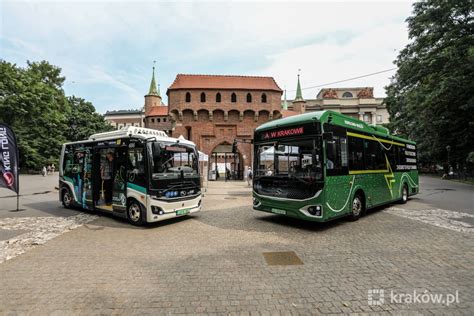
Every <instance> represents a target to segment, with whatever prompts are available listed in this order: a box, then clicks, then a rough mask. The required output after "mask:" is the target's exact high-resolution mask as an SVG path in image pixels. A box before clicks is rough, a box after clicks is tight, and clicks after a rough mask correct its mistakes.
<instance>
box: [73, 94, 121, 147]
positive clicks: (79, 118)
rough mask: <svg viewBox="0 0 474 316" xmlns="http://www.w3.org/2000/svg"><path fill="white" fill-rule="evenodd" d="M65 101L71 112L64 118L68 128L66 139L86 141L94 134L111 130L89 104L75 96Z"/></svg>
mask: <svg viewBox="0 0 474 316" xmlns="http://www.w3.org/2000/svg"><path fill="white" fill-rule="evenodd" d="M67 100H68V103H69V105H70V107H71V110H70V111H69V113H68V114H67V116H66V120H67V125H68V126H69V129H68V131H67V133H66V137H67V138H68V139H69V140H70V141H77V140H82V139H87V138H88V137H89V136H90V135H92V134H94V133H98V132H104V131H110V130H113V127H112V126H111V125H110V124H108V123H107V122H105V121H104V118H103V117H102V115H100V114H98V113H97V112H96V111H95V108H94V106H93V105H92V103H91V102H88V101H86V100H84V99H82V98H78V97H75V96H72V97H68V99H67Z"/></svg>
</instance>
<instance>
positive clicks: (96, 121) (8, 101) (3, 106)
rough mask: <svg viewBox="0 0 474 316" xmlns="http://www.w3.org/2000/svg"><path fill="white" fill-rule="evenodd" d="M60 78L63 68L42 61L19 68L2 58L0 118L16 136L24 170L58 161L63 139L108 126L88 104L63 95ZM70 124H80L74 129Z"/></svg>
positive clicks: (0, 64)
mask: <svg viewBox="0 0 474 316" xmlns="http://www.w3.org/2000/svg"><path fill="white" fill-rule="evenodd" d="M64 81H65V78H64V77H61V69H60V68H58V67H56V66H53V65H51V64H49V63H48V62H46V61H41V62H28V63H27V67H26V68H20V67H18V66H16V65H15V64H11V63H9V62H6V61H4V60H0V122H3V123H6V124H8V125H10V126H11V127H12V128H13V130H14V132H15V134H16V136H17V139H18V144H19V149H20V166H21V167H22V168H26V169H36V170H38V169H40V168H41V167H42V166H43V165H45V164H48V163H55V164H57V163H58V158H59V154H60V150H61V144H62V143H64V142H66V141H72V140H77V139H78V137H80V138H86V137H88V136H89V135H90V134H92V133H95V132H100V131H105V130H108V129H109V128H111V127H110V126H108V124H107V123H106V122H105V121H104V119H103V118H102V116H100V115H99V114H97V113H96V112H95V109H94V106H93V105H92V104H91V103H90V102H86V101H85V100H83V99H80V98H76V97H70V98H67V97H66V96H65V94H64V91H63V89H62V85H63V83H64ZM73 122H76V124H77V126H79V127H78V129H77V131H76V132H74V133H73V130H72V129H71V127H70V126H71V124H72V123H73ZM86 133H89V134H86Z"/></svg>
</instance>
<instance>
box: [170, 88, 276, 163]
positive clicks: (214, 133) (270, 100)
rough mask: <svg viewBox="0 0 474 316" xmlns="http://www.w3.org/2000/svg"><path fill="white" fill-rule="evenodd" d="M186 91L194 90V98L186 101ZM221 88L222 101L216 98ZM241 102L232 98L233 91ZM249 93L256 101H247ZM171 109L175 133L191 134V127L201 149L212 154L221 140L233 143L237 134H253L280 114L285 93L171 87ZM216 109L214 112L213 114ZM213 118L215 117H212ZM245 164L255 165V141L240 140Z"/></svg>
mask: <svg viewBox="0 0 474 316" xmlns="http://www.w3.org/2000/svg"><path fill="white" fill-rule="evenodd" d="M186 92H189V93H191V102H189V103H187V102H186V99H185V98H186ZM202 92H204V93H206V102H201V93H202ZM217 92H220V94H221V102H216V93H217ZM233 92H234V93H235V94H236V95H237V102H236V103H232V102H231V95H232V93H233ZM247 93H251V95H252V102H251V103H247ZM262 93H265V94H266V95H267V103H262V102H261V96H262ZM168 106H169V112H170V114H171V115H172V116H173V118H174V120H175V129H174V131H173V134H172V136H173V137H179V136H180V135H183V136H184V137H185V138H187V135H188V132H187V129H186V127H188V128H189V127H190V128H191V140H192V141H193V142H194V143H196V145H197V146H198V148H199V150H201V151H202V152H204V153H206V154H208V155H209V156H211V153H212V151H213V150H214V148H215V147H216V146H218V145H220V144H223V143H227V144H232V142H233V141H234V139H235V138H236V137H237V138H253V131H254V129H255V128H256V127H257V126H259V125H261V124H263V123H265V122H267V121H268V120H269V119H271V118H273V119H276V118H279V116H280V111H281V93H280V92H274V91H261V90H260V91H230V90H169V91H168ZM210 113H212V115H210ZM211 118H212V119H211ZM237 148H238V150H239V152H240V153H241V154H242V158H243V166H242V167H244V166H251V165H252V159H253V157H252V155H253V153H252V145H250V144H243V143H239V144H238V146H237Z"/></svg>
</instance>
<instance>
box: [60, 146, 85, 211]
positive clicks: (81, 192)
mask: <svg viewBox="0 0 474 316" xmlns="http://www.w3.org/2000/svg"><path fill="white" fill-rule="evenodd" d="M89 159H90V148H88V147H87V146H85V145H84V144H73V145H70V146H68V147H67V148H66V153H65V158H64V160H65V162H64V165H65V167H64V175H63V179H64V181H65V182H66V183H68V185H69V189H70V191H71V193H72V195H73V197H74V200H75V203H77V204H79V205H80V206H81V207H83V208H88V207H87V205H88V204H87V198H90V196H89V195H88V193H90V191H88V189H89V187H90V186H89V184H90V182H89V178H90V169H88V167H89V163H88V162H89Z"/></svg>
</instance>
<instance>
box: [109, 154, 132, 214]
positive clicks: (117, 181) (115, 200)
mask: <svg viewBox="0 0 474 316" xmlns="http://www.w3.org/2000/svg"><path fill="white" fill-rule="evenodd" d="M127 151H128V148H127V147H126V146H121V147H117V148H115V155H114V156H115V157H114V184H113V193H112V208H113V212H114V213H119V214H125V211H126V207H127V171H128V168H129V163H128V152H127Z"/></svg>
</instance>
